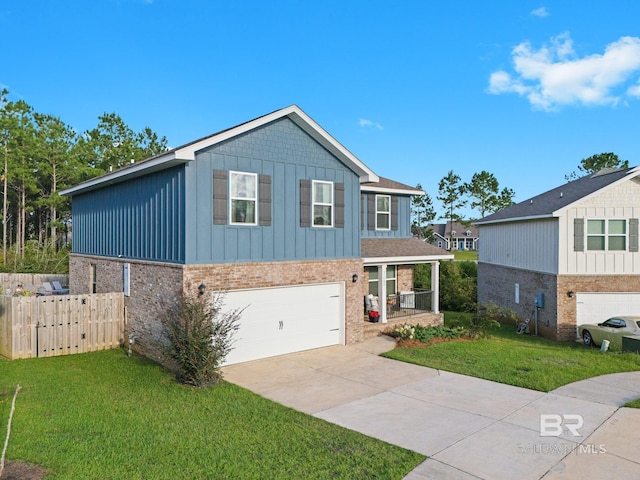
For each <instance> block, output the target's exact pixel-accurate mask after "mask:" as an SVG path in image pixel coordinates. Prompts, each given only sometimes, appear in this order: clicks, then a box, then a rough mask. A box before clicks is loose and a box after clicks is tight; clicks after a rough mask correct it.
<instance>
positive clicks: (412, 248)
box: [361, 237, 452, 258]
mask: <svg viewBox="0 0 640 480" xmlns="http://www.w3.org/2000/svg"><path fill="white" fill-rule="evenodd" d="M361 246H362V252H361V253H362V257H363V258H400V257H438V256H452V254H451V252H447V251H446V250H444V249H442V248H438V247H436V246H435V245H431V244H429V243H426V242H423V241H422V240H420V239H419V238H415V237H411V238H363V239H362V242H361Z"/></svg>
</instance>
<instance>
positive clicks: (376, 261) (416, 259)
mask: <svg viewBox="0 0 640 480" xmlns="http://www.w3.org/2000/svg"><path fill="white" fill-rule="evenodd" d="M439 260H453V255H452V254H451V255H419V256H408V257H402V256H400V257H365V258H363V259H362V262H363V263H364V265H365V266H367V265H380V264H395V265H411V264H415V263H429V262H436V261H439Z"/></svg>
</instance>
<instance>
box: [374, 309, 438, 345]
mask: <svg viewBox="0 0 640 480" xmlns="http://www.w3.org/2000/svg"><path fill="white" fill-rule="evenodd" d="M405 323H406V324H409V325H420V326H423V327H438V326H442V325H444V315H443V314H442V313H420V314H418V315H411V316H407V317H400V318H394V319H390V320H388V321H387V323H372V322H365V323H364V339H368V338H373V337H377V336H378V335H381V334H383V333H384V332H386V331H388V330H392V329H393V328H395V327H397V326H399V325H404V324H405Z"/></svg>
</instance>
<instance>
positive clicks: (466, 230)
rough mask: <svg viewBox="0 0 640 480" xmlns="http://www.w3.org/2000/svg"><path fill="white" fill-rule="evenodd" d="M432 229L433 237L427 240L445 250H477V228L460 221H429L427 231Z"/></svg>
mask: <svg viewBox="0 0 640 480" xmlns="http://www.w3.org/2000/svg"><path fill="white" fill-rule="evenodd" d="M429 229H431V230H433V238H432V239H430V240H427V241H428V242H429V243H431V244H432V245H435V246H436V247H440V248H444V249H445V250H478V240H479V234H478V228H477V227H476V226H474V225H470V226H466V225H464V224H462V223H460V222H447V223H430V224H429V225H428V226H427V231H428V230H429Z"/></svg>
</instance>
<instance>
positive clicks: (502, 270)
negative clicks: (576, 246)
mask: <svg viewBox="0 0 640 480" xmlns="http://www.w3.org/2000/svg"><path fill="white" fill-rule="evenodd" d="M516 283H517V284H519V286H520V288H519V290H520V295H519V296H520V299H519V300H520V302H519V303H518V304H516V303H515V284H516ZM538 292H542V293H544V297H545V305H544V308H541V309H538V334H540V335H542V336H545V337H548V338H553V339H559V338H560V336H559V332H558V325H557V317H558V310H557V304H556V296H557V292H558V287H557V277H556V276H555V275H552V274H547V273H541V272H532V271H530V270H522V269H519V268H512V267H504V266H500V265H493V264H489V263H484V262H479V263H478V303H483V304H486V303H489V302H493V303H495V304H497V305H501V306H505V307H507V308H510V309H512V310H513V311H514V312H515V314H516V316H517V317H518V318H519V319H521V320H526V319H528V318H530V319H531V323H530V324H529V327H530V330H531V331H532V332H533V331H534V328H535V326H534V319H535V304H534V300H535V298H536V296H537V294H538ZM574 322H575V320H574Z"/></svg>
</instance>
